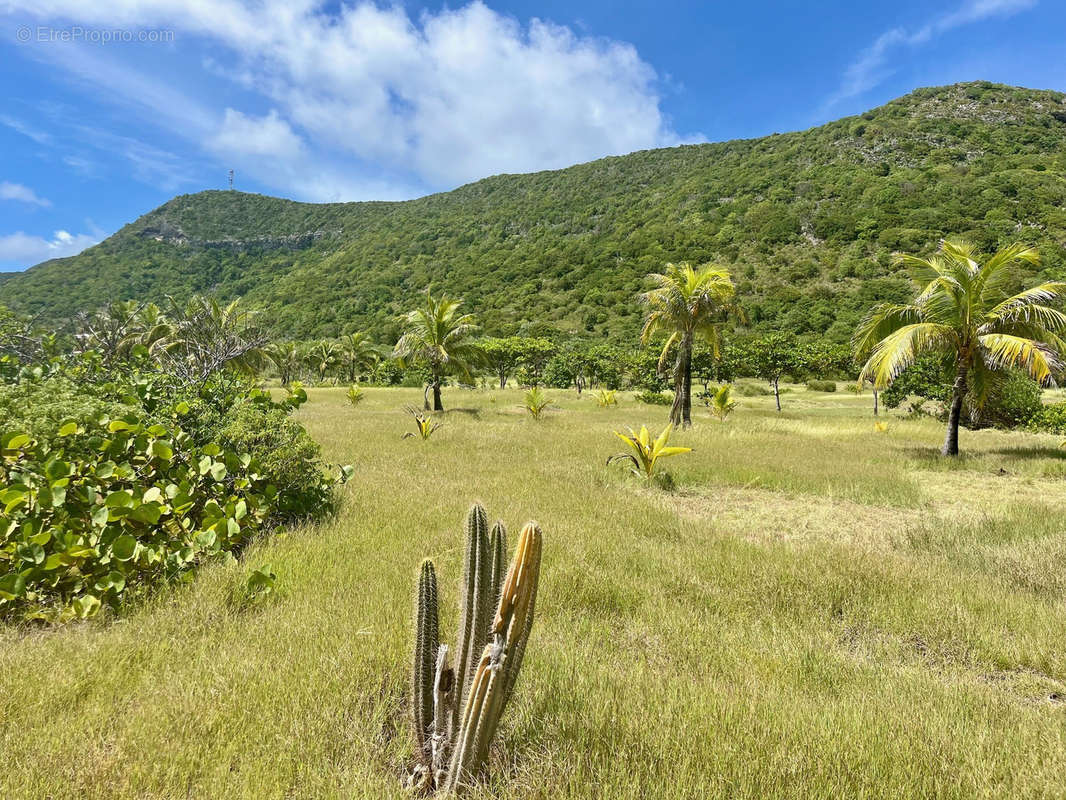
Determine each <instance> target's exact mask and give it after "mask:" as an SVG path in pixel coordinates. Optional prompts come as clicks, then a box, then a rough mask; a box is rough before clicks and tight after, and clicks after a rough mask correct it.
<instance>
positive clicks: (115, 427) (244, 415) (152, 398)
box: [0, 376, 351, 621]
mask: <svg viewBox="0 0 1066 800" xmlns="http://www.w3.org/2000/svg"><path fill="white" fill-rule="evenodd" d="M48 387H51V390H52V391H51V395H49V394H48V392H47V389H48ZM101 391H103V389H101ZM107 391H108V392H111V394H113V395H116V396H117V395H118V394H121V393H123V392H124V393H125V399H126V400H128V401H129V403H130V404H131V406H132V405H134V404H136V405H139V406H140V408H136V409H135V410H133V411H129V412H128V413H126V414H124V415H122V416H110V417H108V416H104V417H103V418H101V413H100V412H101V411H102V410H104V409H106V408H107V407H109V404H115V403H117V401H112V400H107V399H106V398H93V397H92V396H91V395H89V394H86V393H79V392H77V391H73V390H71V386H70V385H68V384H64V383H62V382H61V381H58V380H52V379H49V380H48V381H46V382H45V383H44V384H42V386H34V385H31V384H26V383H22V384H19V385H18V386H17V387H7V388H5V390H4V393H3V397H4V400H5V402H6V403H7V404H8V406H11V407H13V408H16V409H18V408H19V406H18V405H17V403H16V402H15V401H16V400H18V401H19V402H21V403H22V404H23V407H22V410H20V411H19V413H21V414H22V415H23V417H26V416H28V415H29V414H30V413H33V414H34V417H36V415H37V412H38V410H39V408H42V407H43V408H45V409H46V411H45V412H44V413H43V414H41V416H40V417H39V418H31V419H30V420H29V422H30V423H31V424H29V425H28V426H26V427H21V426H20V427H18V428H16V427H11V422H12V421H21V419H22V418H20V417H14V416H13V417H10V418H5V419H4V420H3V423H2V428H0V618H6V619H15V618H21V619H42V620H46V621H64V620H67V619H71V618H85V617H90V616H93V615H94V614H95V613H96V612H97V611H98V610H99V609H100V608H101V607H102V606H104V605H107V606H110V607H112V608H118V607H119V606H120V605H121V603H122V601H123V599H124V598H128V597H130V596H131V595H136V594H138V593H143V592H145V591H147V590H148V588H149V587H150V586H152V585H153V584H156V583H158V582H161V581H173V580H186V579H188V578H189V577H191V573H192V570H194V569H195V568H196V567H197V566H198V565H199V564H201V563H203V562H205V561H207V560H210V559H212V558H215V557H220V556H223V555H225V554H229V553H232V552H234V551H236V550H238V549H239V548H240V547H241V546H242V545H243V544H244V543H245V542H247V541H248V539H249V538H250V537H252V536H254V535H255V534H256V533H257V532H259V531H261V530H263V529H264V528H266V527H268V526H272V525H276V524H278V523H280V522H282V521H285V520H288V519H292V518H293V517H297V516H309V515H315V514H320V513H324V512H326V511H328V510H329V509H330V508H331V507H332V501H333V491H332V487H333V484H334V482H335V481H334V479H333V478H332V477H330V476H329V475H328V474H327V473H326V471H325V465H324V464H322V462H321V460H320V458H319V448H318V445H317V444H316V443H315V442H314V441H313V440H312V439H311V438H310V436H309V435H308V434H307V432H306V431H305V430H304V429H303V427H302V426H300V425H299V424H298V423H297V422H295V421H294V420H293V419H291V418H290V417H289V415H288V414H289V411H291V410H292V409H293V408H296V407H298V406H299V405H300V404H301V403H302V402H304V401H305V400H306V398H307V395H306V393H304V392H303V390H302V389H301V388H300V387H299V386H297V385H294V387H293V389H292V390H291V391H290V393H289V394H288V396H287V397H286V398H284V399H283V400H281V401H280V402H274V401H273V400H272V399H271V397H270V394H269V393H268V392H265V391H262V390H259V389H254V388H253V389H249V388H248V387H247V386H246V385H245V384H243V383H242V382H241V381H237V380H233V379H230V378H219V379H218V380H215V381H210V382H208V383H207V384H205V385H204V386H203V387H201V388H200V389H199V390H198V391H197V393H196V394H195V395H194V396H192V397H190V399H188V400H185V399H175V391H174V385H173V383H172V382H169V381H167V380H166V379H161V378H159V376H152V377H149V378H145V379H141V378H137V379H135V380H132V381H130V382H129V383H128V384H126V385H124V386H122V387H115V386H112V387H110V388H109V389H108V390H107ZM49 397H51V400H52V403H51V405H49V404H48V401H49ZM29 403H33V404H36V403H40V406H38V405H27V404H29ZM131 406H123V405H122V404H118V407H122V408H129V407H131ZM63 411H66V412H67V413H66V415H65V417H64V418H63V419H62V420H61V421H60V423H58V424H56V425H55V426H54V427H53V428H52V429H51V430H46V429H45V428H46V421H48V420H51V419H53V418H55V417H56V416H59V415H60V414H61V413H62V412H63ZM342 472H343V473H344V474H345V475H348V474H351V469H350V468H349V467H345V468H344V470H343V471H342Z"/></svg>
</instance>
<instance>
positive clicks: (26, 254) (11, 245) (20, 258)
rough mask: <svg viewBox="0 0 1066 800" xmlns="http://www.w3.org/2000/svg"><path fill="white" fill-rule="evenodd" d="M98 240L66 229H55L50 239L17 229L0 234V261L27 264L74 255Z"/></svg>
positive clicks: (86, 234)
mask: <svg viewBox="0 0 1066 800" xmlns="http://www.w3.org/2000/svg"><path fill="white" fill-rule="evenodd" d="M98 241H99V238H98V237H96V236H93V235H90V234H88V233H79V234H77V235H73V234H70V233H68V232H67V231H56V232H55V234H53V236H52V238H51V239H45V238H44V237H42V236H31V235H30V234H27V233H23V232H22V231H19V232H18V233H11V234H8V235H7V236H0V263H10V264H17V265H19V266H29V265H30V264H37V263H39V262H41V261H47V260H48V259H50V258H62V257H64V256H72V255H76V254H77V253H80V252H81V251H82V250H84V249H85V248H86V247H92V246H93V245H94V244H96V243H97V242H98Z"/></svg>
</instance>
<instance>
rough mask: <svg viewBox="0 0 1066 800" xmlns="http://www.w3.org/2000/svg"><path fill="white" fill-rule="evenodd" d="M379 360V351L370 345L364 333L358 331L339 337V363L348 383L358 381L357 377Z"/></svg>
mask: <svg viewBox="0 0 1066 800" xmlns="http://www.w3.org/2000/svg"><path fill="white" fill-rule="evenodd" d="M380 358H381V351H380V350H379V348H378V347H377V346H376V345H374V344H372V343H371V341H370V337H369V336H368V335H367V334H366V333H364V332H362V331H359V332H357V333H349V334H348V335H347V336H342V337H341V341H340V362H341V365H342V366H343V367H344V372H345V375H346V377H347V379H348V383H355V382H356V381H358V379H359V376H360V375H362V374H363V373H364V372H365V371H366V370H368V369H371V368H373V366H374V365H375V364H377V363H378V360H379V359H380Z"/></svg>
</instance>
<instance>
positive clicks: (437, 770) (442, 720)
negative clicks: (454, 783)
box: [431, 644, 455, 784]
mask: <svg viewBox="0 0 1066 800" xmlns="http://www.w3.org/2000/svg"><path fill="white" fill-rule="evenodd" d="M454 690H455V673H454V671H453V670H452V667H451V661H450V659H449V658H448V645H446V644H442V645H441V646H440V649H439V650H438V651H437V669H436V673H435V676H434V679H433V738H432V740H431V745H432V752H433V756H432V759H431V760H432V771H433V776H434V781H435V782H436V783H437V784H439V783H440V782H442V780H443V777H444V775H445V769H446V767H447V766H448V758H449V756H450V755H451V753H450V745H451V742H450V741H449V739H448V735H449V730H450V729H451V724H452V723H451V719H452V715H453V714H455V691H454Z"/></svg>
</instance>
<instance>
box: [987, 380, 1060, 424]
mask: <svg viewBox="0 0 1066 800" xmlns="http://www.w3.org/2000/svg"><path fill="white" fill-rule="evenodd" d="M1042 394H1043V392H1042V391H1041V389H1040V386H1039V385H1037V383H1036V381H1034V380H1033V379H1032V378H1030V377H1029V376H1028V375H1026V374H1025V373H1023V372H1019V371H1017V370H1012V371H1011V372H1009V373H1007V377H1006V379H1005V380H1003V381H1001V382H999V383H997V384H996V385H995V387H994V388H993V391H992V392H991V394H990V395H989V398H988V400H987V401H986V402H985V404H984V406H983V407H982V408H981V409H980V412H979V414H977V415H976V416H977V420H976V421H977V422H978V423H979V424H981V425H995V426H997V427H1000V428H1016V427H1019V426H1022V425H1027V424H1029V422H1030V421H1031V420H1033V419H1034V418H1036V417H1037V416H1039V415H1040V414H1041V413H1042V410H1043V408H1044V404H1043V401H1042V400H1041V399H1040V398H1041V395H1042Z"/></svg>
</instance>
